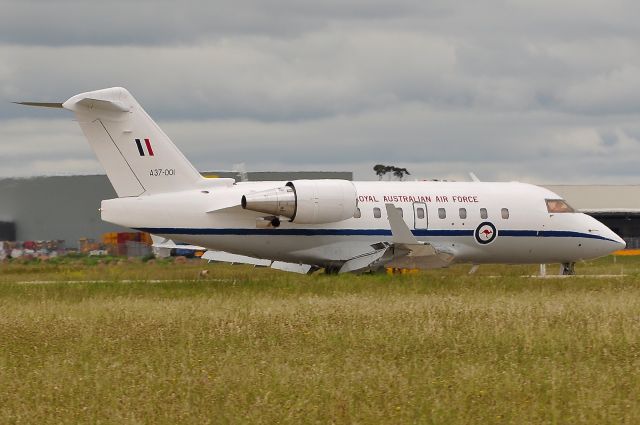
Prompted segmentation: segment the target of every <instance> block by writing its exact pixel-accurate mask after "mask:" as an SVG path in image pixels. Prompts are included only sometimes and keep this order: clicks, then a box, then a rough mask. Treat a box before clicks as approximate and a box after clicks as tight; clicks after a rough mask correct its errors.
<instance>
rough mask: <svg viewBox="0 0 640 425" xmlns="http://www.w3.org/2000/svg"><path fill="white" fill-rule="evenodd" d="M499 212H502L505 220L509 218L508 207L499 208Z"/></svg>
mask: <svg viewBox="0 0 640 425" xmlns="http://www.w3.org/2000/svg"><path fill="white" fill-rule="evenodd" d="M500 213H501V214H502V218H504V219H505V220H506V219H508V218H509V209H508V208H503V209H502V210H500Z"/></svg>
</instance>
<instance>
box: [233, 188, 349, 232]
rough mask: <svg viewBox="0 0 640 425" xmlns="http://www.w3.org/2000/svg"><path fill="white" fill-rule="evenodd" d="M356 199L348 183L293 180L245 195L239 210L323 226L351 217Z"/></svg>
mask: <svg viewBox="0 0 640 425" xmlns="http://www.w3.org/2000/svg"><path fill="white" fill-rule="evenodd" d="M357 198H358V196H357V193H356V188H355V186H354V185H353V183H351V182H350V181H348V180H295V181H292V182H288V183H287V184H286V185H285V186H284V187H279V188H276V189H268V190H262V191H260V192H253V193H249V194H247V195H244V196H243V197H242V208H244V209H247V210H251V211H257V212H262V213H266V214H271V215H274V216H283V217H287V218H288V219H289V221H292V222H294V223H300V224H322V223H333V222H336V221H342V220H346V219H348V218H351V217H353V215H354V214H355V212H356V208H357V203H358V201H357Z"/></svg>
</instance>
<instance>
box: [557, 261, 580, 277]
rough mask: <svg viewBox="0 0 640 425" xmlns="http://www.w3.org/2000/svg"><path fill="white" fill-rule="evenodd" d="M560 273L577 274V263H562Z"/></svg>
mask: <svg viewBox="0 0 640 425" xmlns="http://www.w3.org/2000/svg"><path fill="white" fill-rule="evenodd" d="M560 274H561V275H563V276H573V275H574V274H576V263H562V265H561V266H560Z"/></svg>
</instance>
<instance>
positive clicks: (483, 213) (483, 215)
mask: <svg viewBox="0 0 640 425" xmlns="http://www.w3.org/2000/svg"><path fill="white" fill-rule="evenodd" d="M480 218H481V219H483V220H486V219H487V218H489V214H487V209H486V208H480Z"/></svg>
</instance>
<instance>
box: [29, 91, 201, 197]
mask: <svg viewBox="0 0 640 425" xmlns="http://www.w3.org/2000/svg"><path fill="white" fill-rule="evenodd" d="M24 103H25V104H31V105H32V106H45V104H35V103H34V102H24ZM50 105H51V106H50ZM53 105H54V104H46V106H49V107H58V104H55V106H53ZM62 107H63V108H65V109H68V110H71V111H73V112H75V114H76V117H77V119H78V123H79V124H80V127H81V128H82V131H83V132H84V134H85V136H86V138H87V140H88V141H89V144H90V145H91V147H92V148H93V151H94V152H95V154H96V156H97V157H98V160H99V161H100V163H101V164H102V166H103V167H104V169H105V171H106V172H107V176H108V177H109V180H110V181H111V184H112V185H113V188H114V189H115V191H116V193H117V194H118V196H119V197H128V196H139V195H142V194H155V193H164V192H176V191H180V190H186V189H190V188H194V187H195V186H196V185H197V184H198V183H199V182H200V181H201V180H203V179H204V177H202V176H201V175H200V173H199V172H198V171H197V170H196V169H195V168H194V167H193V165H191V163H190V162H189V161H188V160H187V159H186V158H185V157H184V155H182V153H181V152H180V151H179V150H178V148H177V147H176V146H175V145H174V144H173V142H172V141H171V139H169V137H168V136H167V135H166V134H165V133H164V132H163V131H162V130H161V129H160V127H158V125H157V124H156V123H155V122H154V121H153V120H152V119H151V117H149V115H148V114H147V113H146V112H145V110H144V109H143V108H142V107H141V106H140V104H139V103H138V102H137V101H136V100H135V99H134V98H133V96H132V95H131V94H130V93H129V92H128V91H127V90H126V89H124V88H121V87H114V88H109V89H103V90H96V91H91V92H87V93H81V94H78V95H76V96H73V97H72V98H70V99H69V100H67V101H66V102H64V103H63V104H62Z"/></svg>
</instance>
